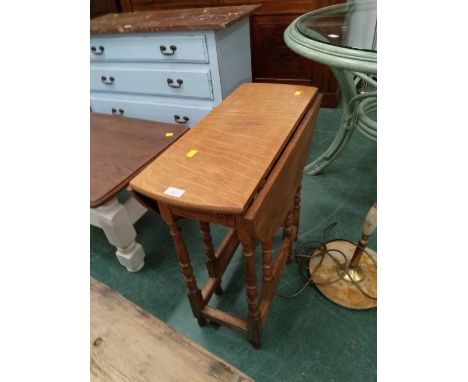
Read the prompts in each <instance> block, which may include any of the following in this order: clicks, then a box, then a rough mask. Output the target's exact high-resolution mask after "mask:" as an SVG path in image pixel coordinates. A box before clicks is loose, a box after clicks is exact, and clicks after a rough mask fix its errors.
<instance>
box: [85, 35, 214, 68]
mask: <svg viewBox="0 0 468 382" xmlns="http://www.w3.org/2000/svg"><path fill="white" fill-rule="evenodd" d="M90 55H91V61H103V62H104V61H155V62H196V63H207V62H208V52H207V47H206V39H205V35H184V36H176V35H171V34H161V35H139V36H134V35H121V36H117V37H115V36H114V37H107V36H96V37H94V36H93V37H92V38H91V52H90Z"/></svg>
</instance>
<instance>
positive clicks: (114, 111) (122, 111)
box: [112, 108, 125, 115]
mask: <svg viewBox="0 0 468 382" xmlns="http://www.w3.org/2000/svg"><path fill="white" fill-rule="evenodd" d="M119 113H120V115H124V113H125V111H124V110H123V109H119ZM112 115H117V109H114V108H112Z"/></svg>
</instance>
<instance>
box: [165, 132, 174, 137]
mask: <svg viewBox="0 0 468 382" xmlns="http://www.w3.org/2000/svg"><path fill="white" fill-rule="evenodd" d="M173 135H174V133H166V137H172V136H173Z"/></svg>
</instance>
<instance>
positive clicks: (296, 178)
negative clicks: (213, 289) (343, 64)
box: [245, 95, 322, 242]
mask: <svg viewBox="0 0 468 382" xmlns="http://www.w3.org/2000/svg"><path fill="white" fill-rule="evenodd" d="M321 100H322V96H321V95H319V96H318V97H317V98H316V99H315V101H314V103H313V105H312V107H311V108H310V109H309V110H308V111H307V113H306V115H305V116H304V118H303V119H302V122H301V124H300V125H299V127H298V128H297V130H296V132H295V133H294V135H293V136H292V138H291V140H290V141H289V143H288V146H287V147H286V149H285V150H284V152H283V155H281V157H280V158H279V160H278V161H277V162H276V165H275V167H274V168H273V170H272V171H271V173H270V175H269V177H268V179H267V181H266V183H265V185H264V186H263V188H262V189H261V190H260V191H259V193H258V194H257V197H256V198H255V200H254V201H253V203H252V204H251V206H250V208H249V210H248V212H247V214H246V216H245V218H246V220H247V221H248V222H249V224H248V228H249V230H250V234H251V235H252V236H253V237H254V238H255V239H257V240H261V241H262V242H265V241H267V240H269V239H270V238H271V237H272V236H273V235H274V234H275V233H276V231H277V230H278V229H279V228H280V227H281V224H282V223H283V221H284V220H285V219H286V216H287V214H288V212H289V210H290V209H291V206H294V198H295V197H296V195H297V193H295V190H297V189H298V188H299V187H300V184H301V180H302V172H303V169H304V165H305V161H306V159H307V155H308V153H309V147H310V144H311V140H312V135H313V132H314V129H315V123H316V120H317V116H318V113H319V109H320V103H321ZM296 208H297V207H296ZM296 220H298V219H296ZM295 223H297V222H295Z"/></svg>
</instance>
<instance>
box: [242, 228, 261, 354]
mask: <svg viewBox="0 0 468 382" xmlns="http://www.w3.org/2000/svg"><path fill="white" fill-rule="evenodd" d="M241 243H242V256H243V257H244V278H245V291H246V295H247V305H248V315H247V326H248V333H249V339H250V341H251V342H252V344H253V346H254V347H255V348H256V349H258V348H259V347H260V345H261V337H262V325H261V317H260V305H259V303H258V292H257V275H256V271H255V259H254V246H253V244H254V243H253V240H252V239H251V238H250V237H245V238H244V239H241Z"/></svg>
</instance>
